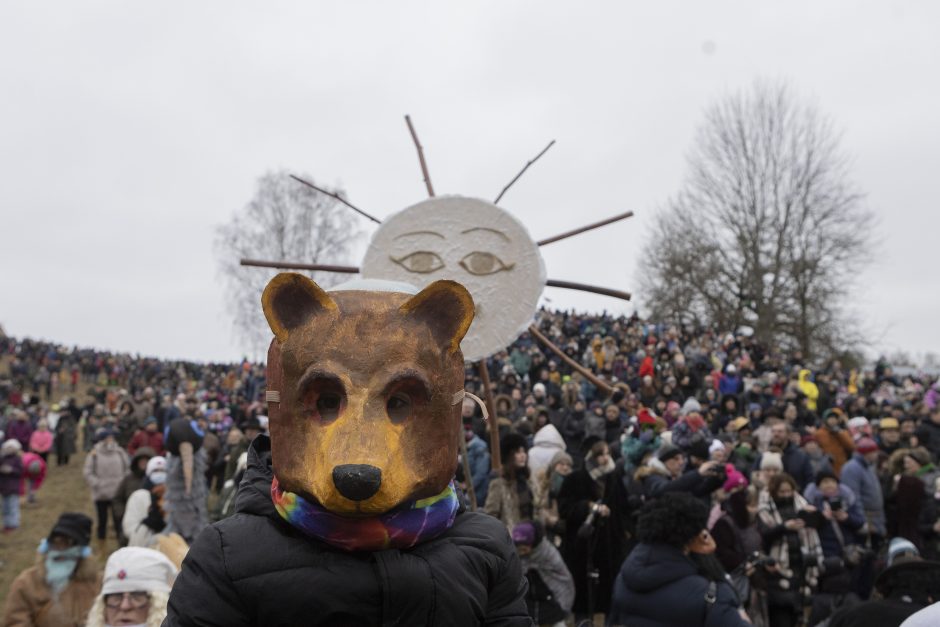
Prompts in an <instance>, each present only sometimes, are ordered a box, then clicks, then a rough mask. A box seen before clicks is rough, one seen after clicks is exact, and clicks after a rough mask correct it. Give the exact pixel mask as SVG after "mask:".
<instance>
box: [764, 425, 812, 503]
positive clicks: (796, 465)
mask: <svg viewBox="0 0 940 627" xmlns="http://www.w3.org/2000/svg"><path fill="white" fill-rule="evenodd" d="M791 432H792V431H791V428H790V426H789V425H788V424H786V423H785V422H782V421H778V422H775V423H774V424H773V425H772V426H771V428H770V446H772V447H774V448H776V449H779V450H780V451H781V452H782V453H781V454H782V456H783V470H784V471H785V472H786V473H787V474H788V475H790V476H791V477H793V478H794V479H796V483H797V485H798V486H799V489H800V490H802V489H803V488H804V487H806V486H807V485H809V484H810V483H812V482H813V479H814V478H815V475H814V474H813V464H812V463H811V462H810V459H809V455H807V454H806V452H805V451H803V450H802V449H801V448H800V447H798V446H796V445H795V444H793V442H791V441H790V433H791ZM760 462H761V458H760V457H758V458H757V461H756V462H755V465H754V466H755V469H758V468H760Z"/></svg>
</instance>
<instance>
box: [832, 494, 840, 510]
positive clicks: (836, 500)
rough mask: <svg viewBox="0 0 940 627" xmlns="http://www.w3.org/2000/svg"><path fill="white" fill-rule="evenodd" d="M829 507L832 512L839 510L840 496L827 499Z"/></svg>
mask: <svg viewBox="0 0 940 627" xmlns="http://www.w3.org/2000/svg"><path fill="white" fill-rule="evenodd" d="M829 509H831V510H832V511H834V512H838V511H839V510H841V509H842V497H841V496H835V497H833V498H831V499H829Z"/></svg>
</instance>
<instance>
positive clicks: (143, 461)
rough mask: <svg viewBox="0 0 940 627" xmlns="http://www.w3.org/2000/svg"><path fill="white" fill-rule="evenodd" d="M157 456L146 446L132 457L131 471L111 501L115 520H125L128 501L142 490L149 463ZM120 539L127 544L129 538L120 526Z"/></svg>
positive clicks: (122, 480)
mask: <svg viewBox="0 0 940 627" xmlns="http://www.w3.org/2000/svg"><path fill="white" fill-rule="evenodd" d="M155 456H156V453H155V452H154V450H153V449H152V448H149V447H146V446H145V447H141V448H138V449H137V451H136V452H135V453H134V456H133V457H131V466H130V471H129V472H128V473H127V474H125V475H124V478H123V479H121V483H120V484H119V485H118V487H117V490H116V491H115V493H114V498H112V499H111V506H112V507H113V508H114V518H115V520H123V519H124V508H125V507H126V506H127V500H128V499H129V498H130V497H131V494H133V493H134V492H136V491H137V490H139V489H140V487H141V484H142V483H143V482H144V478H145V476H146V474H145V473H146V470H147V462H149V461H150V458H152V457H155ZM118 537H119V538H120V539H121V544H127V536H126V535H124V533H123V532H122V531H121V527H120V526H118Z"/></svg>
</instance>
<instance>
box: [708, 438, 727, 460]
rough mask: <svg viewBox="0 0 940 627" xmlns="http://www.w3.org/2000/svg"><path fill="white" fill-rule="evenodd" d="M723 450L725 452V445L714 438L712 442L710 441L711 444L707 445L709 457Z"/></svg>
mask: <svg viewBox="0 0 940 627" xmlns="http://www.w3.org/2000/svg"><path fill="white" fill-rule="evenodd" d="M723 450H725V443H724V442H722V441H721V440H719V439H718V438H715V439H714V440H712V443H711V444H709V445H708V455H709V456H711V455H713V454H715V453H717V452H718V451H723Z"/></svg>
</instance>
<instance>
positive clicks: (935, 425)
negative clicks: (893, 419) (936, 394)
mask: <svg viewBox="0 0 940 627" xmlns="http://www.w3.org/2000/svg"><path fill="white" fill-rule="evenodd" d="M916 434H917V442H918V444H919V445H920V446H924V447H926V448H927V450H928V451H930V455H931V457H933V459H940V407H935V408H934V409H932V410H931V411H930V414H929V415H928V417H927V419H926V420H924V421H923V422H922V423H921V424H920V426H919V427H918V428H917V432H916Z"/></svg>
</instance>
